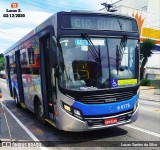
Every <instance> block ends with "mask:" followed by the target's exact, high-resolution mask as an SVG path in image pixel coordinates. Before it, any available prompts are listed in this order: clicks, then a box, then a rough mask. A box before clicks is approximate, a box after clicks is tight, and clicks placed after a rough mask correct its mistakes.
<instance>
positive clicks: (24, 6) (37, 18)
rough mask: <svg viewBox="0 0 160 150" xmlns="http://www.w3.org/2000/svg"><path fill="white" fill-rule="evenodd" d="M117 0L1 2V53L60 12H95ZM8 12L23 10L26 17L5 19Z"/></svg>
mask: <svg viewBox="0 0 160 150" xmlns="http://www.w3.org/2000/svg"><path fill="white" fill-rule="evenodd" d="M115 1H116V0H0V14H1V15H0V53H3V52H4V51H5V50H6V49H7V48H9V47H10V46H12V45H13V44H14V43H15V42H17V41H18V40H19V39H21V38H22V37H23V36H25V35H26V34H27V33H29V32H30V31H31V30H33V29H34V28H35V27H36V26H38V25H39V24H40V23H41V22H43V21H44V20H46V19H47V18H48V17H50V16H51V15H52V14H54V13H56V12H58V11H70V10H93V11H94V10H95V11H98V10H100V9H102V8H103V6H102V5H101V3H104V2H108V3H111V2H115ZM11 3H18V8H16V9H13V8H11ZM6 9H8V10H17V9H21V12H20V13H21V14H25V17H4V15H5V14H16V13H15V12H14V13H13V12H6Z"/></svg>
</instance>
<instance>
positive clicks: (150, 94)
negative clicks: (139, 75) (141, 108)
mask: <svg viewBox="0 0 160 150" xmlns="http://www.w3.org/2000/svg"><path fill="white" fill-rule="evenodd" d="M139 97H140V99H143V100H150V101H156V102H160V89H156V88H154V87H150V86H140V96H139Z"/></svg>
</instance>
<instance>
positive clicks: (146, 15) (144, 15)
mask: <svg viewBox="0 0 160 150" xmlns="http://www.w3.org/2000/svg"><path fill="white" fill-rule="evenodd" d="M113 4H114V7H115V8H114V9H116V10H117V11H116V13H121V14H125V15H129V16H133V17H135V18H136V19H137V21H138V26H139V30H140V32H141V42H142V41H143V40H144V39H147V38H149V39H152V40H155V41H156V46H155V47H154V49H153V50H152V52H153V54H152V56H151V57H150V58H149V59H148V62H147V64H146V66H145V67H146V73H145V77H146V78H149V79H152V80H157V79H158V80H159V79H160V0H119V1H117V2H115V3H113ZM102 10H103V11H106V9H102ZM155 70H156V71H155Z"/></svg>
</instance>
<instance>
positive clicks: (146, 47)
mask: <svg viewBox="0 0 160 150" xmlns="http://www.w3.org/2000/svg"><path fill="white" fill-rule="evenodd" d="M155 45H156V42H155V41H154V40H151V39H145V40H144V41H143V42H142V43H141V45H140V54H141V55H140V56H141V57H140V59H141V61H142V63H141V68H140V71H141V73H140V78H141V79H142V78H143V74H144V66H145V65H146V63H147V61H148V57H150V56H151V55H152V49H153V48H154V47H155Z"/></svg>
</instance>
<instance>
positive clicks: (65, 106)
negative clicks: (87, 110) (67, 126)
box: [62, 102, 82, 119]
mask: <svg viewBox="0 0 160 150" xmlns="http://www.w3.org/2000/svg"><path fill="white" fill-rule="evenodd" d="M62 106H63V109H64V110H65V111H66V112H68V113H69V114H71V115H73V116H75V117H77V118H79V119H82V113H81V111H80V110H77V109H76V108H73V107H72V106H69V105H68V104H65V103H64V102H62Z"/></svg>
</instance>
